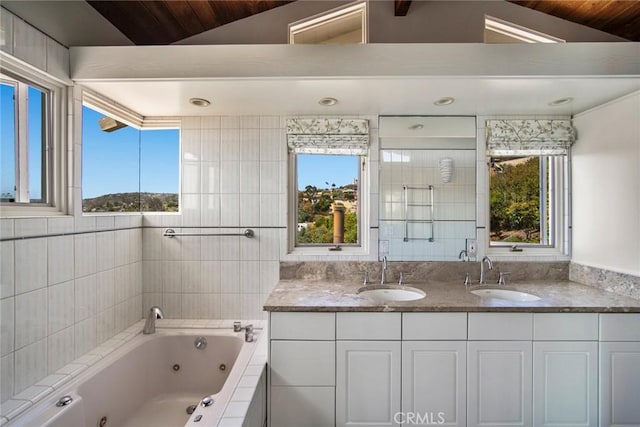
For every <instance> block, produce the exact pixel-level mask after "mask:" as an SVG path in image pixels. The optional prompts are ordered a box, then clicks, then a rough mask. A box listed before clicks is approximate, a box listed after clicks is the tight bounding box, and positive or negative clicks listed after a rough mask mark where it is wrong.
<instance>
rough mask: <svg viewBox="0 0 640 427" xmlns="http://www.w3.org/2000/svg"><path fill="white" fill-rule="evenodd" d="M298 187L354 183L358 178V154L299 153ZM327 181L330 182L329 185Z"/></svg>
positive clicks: (322, 186)
mask: <svg viewBox="0 0 640 427" xmlns="http://www.w3.org/2000/svg"><path fill="white" fill-rule="evenodd" d="M297 162H298V189H299V190H304V188H305V187H306V186H307V185H313V186H315V187H318V188H328V187H330V186H331V184H336V186H338V187H341V186H343V185H346V184H352V183H353V180H354V179H357V178H358V170H359V165H358V157H357V156H324V155H318V154H307V155H305V154H298V159H297ZM326 182H329V185H328V186H327V184H326Z"/></svg>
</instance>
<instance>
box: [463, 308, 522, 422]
mask: <svg viewBox="0 0 640 427" xmlns="http://www.w3.org/2000/svg"><path fill="white" fill-rule="evenodd" d="M532 337H533V315H532V314H531V313H469V342H468V344H467V345H468V347H467V351H468V353H467V362H468V363H467V381H468V390H469V394H468V404H467V425H469V426H480V425H482V426H486V425H501V426H528V425H530V424H531V408H532V404H531V403H532V402H531V401H532V393H533V389H532V366H533V351H532V342H531V340H532Z"/></svg>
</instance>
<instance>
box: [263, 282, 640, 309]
mask: <svg viewBox="0 0 640 427" xmlns="http://www.w3.org/2000/svg"><path fill="white" fill-rule="evenodd" d="M361 286H362V284H361V283H354V282H352V281H329V280H301V279H290V280H280V282H278V284H277V285H276V287H275V288H274V289H273V291H272V292H271V295H269V298H268V299H267V301H266V302H265V304H264V309H265V310H266V311H325V312H331V311H385V312H388V311H406V312H420V311H425V312H429V311H432V312H433V311H436V312H438V311H440V312H442V311H458V312H460V311H508V312H514V311H521V312H608V313H613V312H619V313H627V312H636V313H640V300H638V299H634V298H630V297H626V296H622V295H618V294H615V293H612V292H607V291H604V290H601V289H598V288H595V287H591V286H586V285H582V284H579V283H575V282H570V281H549V280H546V281H529V282H526V283H507V284H506V285H504V286H501V287H499V288H500V289H511V290H517V291H521V292H527V293H531V294H534V295H536V296H539V297H540V298H541V299H540V300H537V301H529V302H515V301H506V300H501V299H496V298H481V297H479V296H476V295H474V294H472V293H470V292H469V290H471V289H478V288H492V289H495V288H498V286H497V285H496V284H488V285H475V286H472V287H470V288H469V289H467V288H465V285H464V284H463V283H462V282H460V281H456V282H432V283H406V286H411V287H415V288H418V289H421V290H423V291H425V292H426V296H425V297H424V298H422V299H419V300H415V301H404V302H388V303H379V302H374V301H372V300H370V299H369V298H368V297H366V296H363V295H358V294H357V291H358V289H359V288H360V287H361Z"/></svg>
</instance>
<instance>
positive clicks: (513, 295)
mask: <svg viewBox="0 0 640 427" xmlns="http://www.w3.org/2000/svg"><path fill="white" fill-rule="evenodd" d="M471 293H472V294H474V295H478V296H479V297H482V298H498V299H504V300H508V301H520V302H527V301H538V300H539V299H540V297H539V296H536V295H533V294H529V293H526V292H520V291H512V290H510V289H474V290H472V291H471Z"/></svg>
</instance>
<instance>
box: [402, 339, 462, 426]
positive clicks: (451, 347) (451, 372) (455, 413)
mask: <svg viewBox="0 0 640 427" xmlns="http://www.w3.org/2000/svg"><path fill="white" fill-rule="evenodd" d="M402 412H403V416H404V418H405V419H404V420H402V421H403V422H405V425H411V424H425V423H432V424H436V423H437V424H439V425H447V426H460V427H464V426H466V425H467V416H466V415H467V343H466V341H405V342H403V343H402ZM409 417H411V418H409ZM408 418H409V419H408ZM414 420H415V422H413V421H414ZM418 421H420V422H418Z"/></svg>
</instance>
